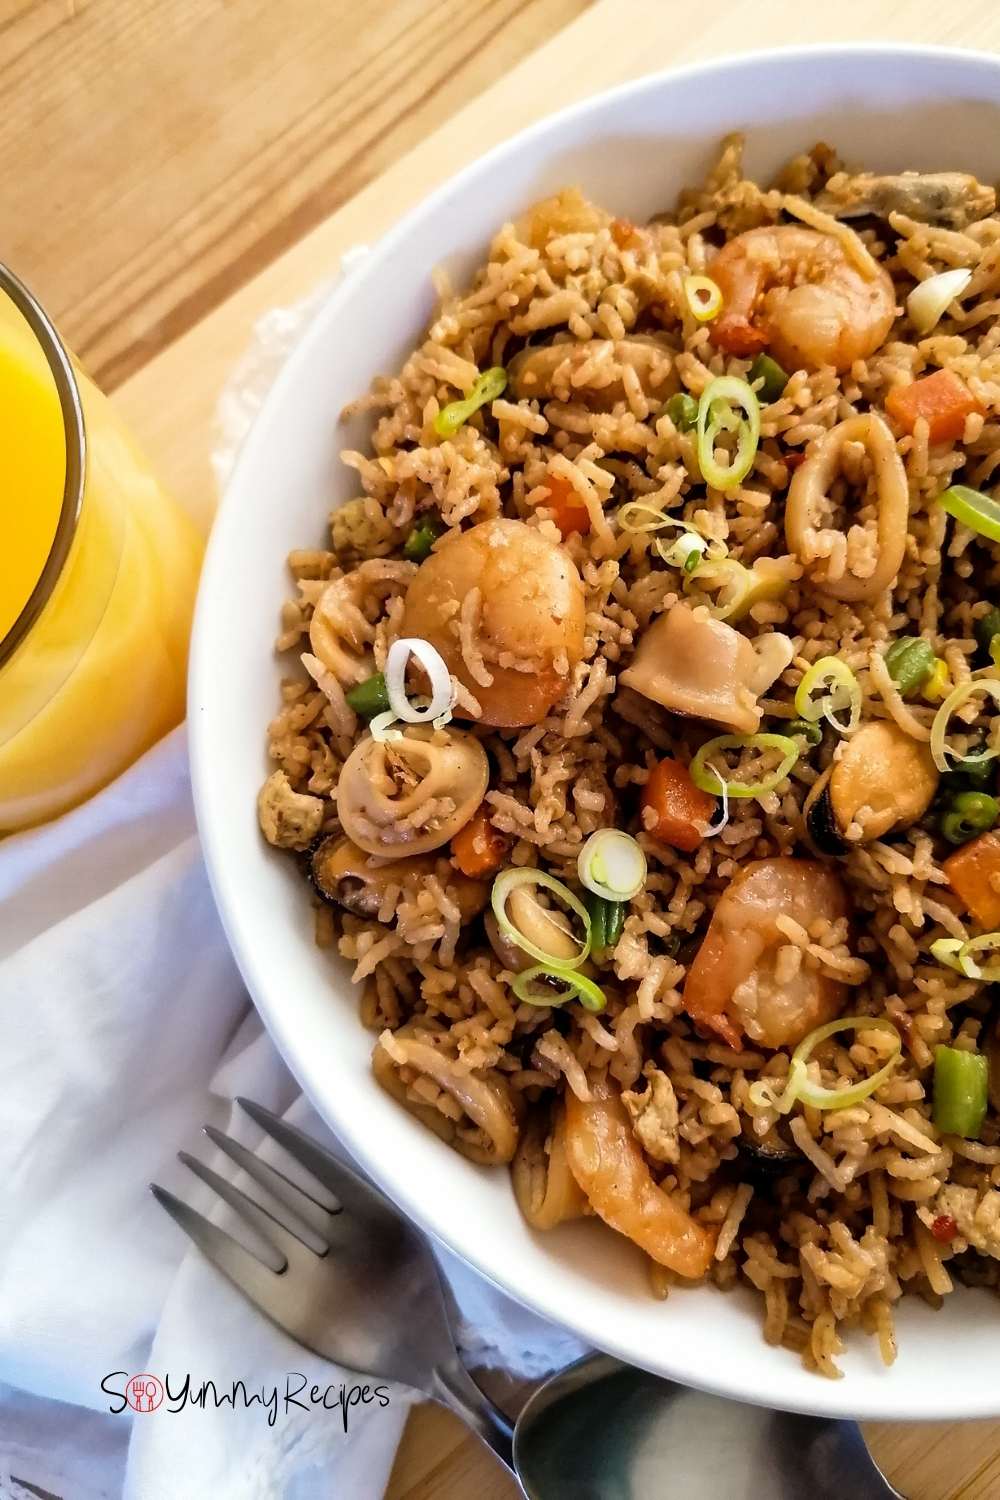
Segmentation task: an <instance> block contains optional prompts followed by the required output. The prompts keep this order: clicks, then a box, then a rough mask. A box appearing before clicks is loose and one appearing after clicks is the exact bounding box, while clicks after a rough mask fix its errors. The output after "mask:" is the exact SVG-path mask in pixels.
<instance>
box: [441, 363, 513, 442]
mask: <svg viewBox="0 0 1000 1500" xmlns="http://www.w3.org/2000/svg"><path fill="white" fill-rule="evenodd" d="M506 389H507V371H506V370H505V369H504V367H503V365H493V366H492V367H491V368H490V369H489V370H484V371H483V373H482V374H481V375H480V376H479V378H478V379H477V380H476V382H475V384H474V385H473V387H472V390H471V391H468V392H466V395H465V397H464V399H463V400H461V401H449V403H448V405H447V406H443V407H442V408H441V410H440V411H439V412H438V414H437V416H436V417H435V418H434V431H435V432H436V433H437V435H438V437H443V438H449V437H454V436H455V433H456V432H457V431H458V429H459V428H460V427H464V425H465V423H466V422H467V421H468V420H469V418H470V417H471V416H472V413H473V412H475V411H478V410H479V408H480V407H481V406H486V405H487V403H488V402H490V401H495V400H496V398H497V397H498V396H502V395H503V393H504V391H505V390H506Z"/></svg>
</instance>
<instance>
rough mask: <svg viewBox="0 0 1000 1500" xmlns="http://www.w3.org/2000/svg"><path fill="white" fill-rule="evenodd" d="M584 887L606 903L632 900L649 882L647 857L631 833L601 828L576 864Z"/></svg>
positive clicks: (586, 844) (581, 852)
mask: <svg viewBox="0 0 1000 1500" xmlns="http://www.w3.org/2000/svg"><path fill="white" fill-rule="evenodd" d="M576 872H577V874H578V875H579V877H580V884H581V885H584V886H586V888H587V890H588V891H593V893H594V895H595V896H603V897H604V899H605V901H631V900H632V897H633V896H637V895H638V894H639V892H640V891H641V890H642V888H643V886H644V885H645V883H646V856H645V854H643V852H642V850H641V849H640V847H639V845H638V844H637V843H636V841H635V839H634V838H633V837H632V835H631V834H630V833H623V832H622V831H621V829H619V828H599V829H598V830H597V832H596V833H592V834H591V835H590V838H589V839H588V840H587V842H586V843H585V844H584V846H583V848H582V849H581V850H580V853H579V855H578V856H577V861H576Z"/></svg>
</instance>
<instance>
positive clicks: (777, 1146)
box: [258, 137, 1000, 1376]
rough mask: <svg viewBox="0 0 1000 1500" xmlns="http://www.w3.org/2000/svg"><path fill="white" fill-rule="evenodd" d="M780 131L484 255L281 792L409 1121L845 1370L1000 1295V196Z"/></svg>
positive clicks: (666, 1275)
mask: <svg viewBox="0 0 1000 1500" xmlns="http://www.w3.org/2000/svg"><path fill="white" fill-rule="evenodd" d="M742 148H743V143H742V141H741V140H740V139H739V138H736V137H733V138H730V139H728V140H726V141H725V142H724V143H723V146H722V150H721V155H720V157H719V160H718V162H717V165H716V166H715V168H714V170H713V171H712V172H711V174H710V175H709V177H708V179H707V180H706V182H705V183H704V184H703V185H702V186H700V187H692V188H690V189H687V190H685V191H684V192H683V193H682V194H681V195H680V197H679V199H678V201H677V202H676V204H674V205H673V206H670V205H666V206H665V209H666V211H665V212H663V213H662V214H657V215H656V216H655V217H654V218H653V219H652V220H651V221H650V222H649V223H647V224H638V223H632V222H630V221H629V220H627V219H624V218H616V217H614V216H613V215H612V214H610V213H609V212H607V211H606V210H605V209H604V208H602V207H601V206H600V205H599V204H595V203H592V202H590V201H588V199H587V198H586V197H585V196H584V194H583V193H582V192H581V191H580V190H579V189H576V188H567V189H565V190H563V191H561V192H559V193H557V194H556V195H555V196H553V197H551V198H548V199H546V200H545V201H543V202H540V203H537V204H535V205H534V206H533V207H529V208H526V210H525V212H524V213H523V215H522V217H520V218H519V219H518V220H516V221H515V222H513V223H507V224H504V225H502V226H501V227H499V229H498V232H497V234H496V237H495V239H494V240H493V242H492V244H491V245H490V247H489V251H488V255H487V257H486V259H485V261H484V263H483V264H482V265H481V267H480V269H479V270H478V271H477V272H476V274H475V276H474V278H473V279H472V281H471V284H470V285H468V286H463V287H459V288H456V287H452V286H450V285H448V284H447V283H446V282H445V281H444V280H443V279H440V278H439V281H438V286H437V290H438V295H439V306H438V311H437V313H436V316H435V318H434V320H433V322H432V323H431V325H430V327H429V328H428V329H427V331H426V335H425V337H424V339H423V341H422V342H421V343H420V345H419V347H417V348H416V349H415V350H414V351H413V353H412V354H411V355H410V356H409V358H408V359H407V361H406V363H405V364H404V365H403V368H402V369H401V370H400V371H399V372H398V374H390V375H386V376H384V377H380V378H379V379H377V380H376V381H375V382H374V384H373V387H372V390H371V392H370V393H369V394H368V395H366V396H364V397H362V398H361V399H360V400H359V401H358V402H357V403H356V405H355V406H354V407H352V408H350V413H349V414H350V415H354V416H356V415H357V414H358V413H367V414H368V415H369V420H370V423H371V436H370V441H369V443H368V444H366V447H365V451H363V452H357V451H346V452H344V453H343V455H342V456H343V461H344V463H345V464H346V465H348V466H349V468H350V469H352V470H353V471H354V473H355V475H356V498H353V499H351V500H349V501H347V503H345V504H343V505H341V506H340V507H339V508H337V509H336V510H335V511H334V512H333V514H332V515H331V517H330V520H329V533H328V538H327V539H326V541H325V545H322V546H320V547H308V546H307V547H305V548H304V549H303V550H299V551H295V552H292V553H291V555H290V557H289V566H290V569H291V574H292V578H293V581H294V588H293V597H292V598H291V600H290V601H289V602H288V603H287V605H286V606H285V608H284V612H283V616H282V620H281V633H280V638H279V640H278V647H279V650H280V651H281V652H282V653H284V658H283V659H284V661H285V662H286V664H287V669H286V671H285V680H284V681H283V684H282V702H281V704H280V706H279V707H278V711H277V713H276V717H275V718H274V720H273V722H272V723H271V725H270V726H269V732H268V748H269V754H270V757H271V761H272V767H273V768H272V770H271V774H270V775H269V776H268V778H267V780H266V782H265V784H264V786H263V787H262V789H261V792H260V796H259V802H258V814H259V819H260V825H261V828H262V830H263V833H264V836H265V837H266V838H267V840H268V841H269V842H270V843H271V844H273V845H275V846H277V847H279V848H281V849H284V850H287V851H290V853H291V855H292V857H293V858H294V859H295V860H296V861H297V862H298V863H299V864H300V866H301V869H302V872H303V875H304V877H305V878H306V880H307V881H308V883H309V889H310V891H311V899H312V901H313V904H314V907H315V920H316V937H317V941H318V942H319V943H320V944H321V945H322V946H324V947H328V948H329V949H330V950H331V952H332V953H333V954H339V955H341V956H342V957H343V958H345V959H347V960H348V961H349V962H350V964H351V965H352V966H353V976H354V980H355V982H356V984H357V986H358V993H359V1000H360V1018H361V1022H362V1024H363V1025H364V1026H366V1027H368V1028H369V1029H370V1030H371V1032H372V1036H373V1052H372V1066H373V1069H374V1074H375V1077H376V1079H377V1080H378V1082H379V1084H380V1085H381V1086H382V1087H383V1088H384V1089H386V1090H387V1091H388V1092H389V1093H390V1094H391V1095H392V1096H393V1097H394V1098H395V1099H396V1100H398V1102H399V1104H400V1106H401V1107H402V1108H404V1109H407V1110H409V1111H410V1112H412V1114H413V1115H415V1116H416V1117H417V1118H418V1119H419V1120H420V1121H421V1122H422V1123H423V1125H425V1126H426V1127H428V1128H430V1129H431V1130H433V1131H435V1132H436V1134H437V1135H439V1136H440V1137H441V1139H442V1140H443V1141H445V1142H447V1143H448V1144H450V1145H451V1146H452V1147H454V1148H455V1149H456V1150H457V1151H459V1152H461V1153H462V1154H463V1155H464V1156H466V1157H467V1158H469V1159H470V1160H471V1161H472V1162H475V1163H479V1164H482V1165H484V1166H488V1167H493V1168H498V1169H504V1168H506V1169H508V1170H509V1171H510V1174H511V1178H512V1183H513V1189H514V1196H515V1198H516V1201H517V1204H518V1206H519V1208H520V1211H521V1212H522V1213H523V1215H524V1216H525V1218H526V1219H527V1221H528V1223H529V1224H530V1225H531V1226H532V1227H533V1228H534V1229H536V1230H538V1231H542V1232H545V1231H549V1230H551V1229H553V1228H555V1227H556V1226H557V1225H559V1224H561V1223H563V1222H565V1221H567V1220H572V1219H578V1218H588V1219H589V1220H590V1221H591V1222H590V1226H589V1230H588V1232H589V1233H591V1234H592V1235H593V1236H594V1237H595V1246H597V1247H598V1253H599V1245H600V1241H601V1237H602V1236H606V1235H609V1234H612V1233H614V1234H618V1235H620V1236H625V1237H627V1238H628V1239H629V1240H630V1241H632V1242H633V1243H634V1245H635V1246H636V1247H637V1253H641V1254H642V1255H643V1256H644V1257H645V1260H646V1263H647V1265H648V1270H649V1280H650V1287H651V1293H652V1294H653V1295H655V1296H659V1297H666V1296H667V1295H678V1296H681V1295H683V1288H684V1287H685V1286H688V1285H691V1284H693V1283H697V1282H700V1281H708V1282H711V1283H714V1284H715V1285H717V1286H719V1287H723V1288H725V1287H731V1286H734V1285H736V1284H737V1283H744V1284H748V1285H749V1286H750V1287H752V1288H753V1289H755V1291H756V1293H757V1294H758V1295H759V1300H760V1307H761V1316H762V1323H763V1332H764V1337H765V1338H766V1339H767V1340H768V1341H769V1342H771V1343H775V1344H783V1345H785V1346H786V1347H787V1348H788V1349H790V1350H792V1351H794V1352H796V1353H797V1354H798V1355H799V1356H800V1357H801V1358H802V1359H803V1360H804V1361H805V1363H806V1364H807V1366H808V1367H809V1368H811V1369H813V1370H815V1371H817V1372H819V1373H821V1374H823V1375H827V1376H836V1375H837V1374H838V1373H839V1369H838V1363H837V1361H838V1356H839V1355H840V1354H841V1353H842V1352H843V1349H844V1337H845V1333H846V1332H847V1331H848V1330H850V1329H852V1328H860V1329H861V1330H863V1331H864V1332H865V1333H867V1334H869V1335H871V1336H873V1338H874V1339H875V1340H876V1341H877V1347H878V1348H879V1350H880V1351H881V1355H882V1357H883V1359H884V1360H885V1361H886V1363H891V1361H892V1359H893V1357H894V1352H895V1346H894V1310H895V1307H896V1304H897V1302H898V1301H899V1299H900V1298H901V1297H902V1296H903V1295H904V1294H911V1295H914V1294H915V1295H917V1296H919V1297H921V1298H923V1299H924V1300H925V1301H927V1302H929V1303H932V1304H934V1305H939V1304H940V1303H941V1302H942V1301H943V1300H944V1299H945V1298H946V1297H947V1295H948V1294H949V1293H950V1292H951V1291H952V1290H953V1289H954V1287H955V1286H956V1284H957V1283H959V1282H965V1283H972V1284H975V1285H978V1286H983V1287H987V1288H992V1289H993V1290H994V1291H995V1290H997V1289H998V1287H1000V1005H998V1004H997V1002H996V1001H995V1000H994V995H995V993H996V992H995V990H994V988H993V985H994V983H996V982H997V981H1000V786H998V765H1000V762H998V760H997V756H998V752H1000V499H997V498H995V497H994V487H995V486H997V485H998V484H1000V321H998V315H1000V217H998V215H997V212H996V200H995V194H994V192H993V190H992V189H991V188H990V187H987V186H984V185H983V184H981V183H979V182H978V181H977V180H976V179H975V178H973V177H970V176H968V175H966V174H964V173H962V172H961V171H958V170H955V171H942V172H940V173H932V174H918V173H913V172H904V173H901V174H897V175H889V176H885V175H877V174H874V173H872V172H868V171H863V170H856V169H855V166H854V165H853V164H846V165H845V164H843V163H841V162H840V161H839V160H838V158H837V156H836V154H835V152H834V151H833V150H832V149H831V148H830V147H828V146H825V145H818V146H815V147H814V148H813V149H812V150H811V151H810V152H808V154H806V155H803V156H800V157H797V158H795V159H794V160H792V161H791V162H789V163H788V164H787V166H786V167H785V168H784V169H783V170H782V171H781V173H780V174H779V176H778V177H777V178H776V179H775V181H774V182H773V183H771V184H769V185H764V184H758V183H757V182H755V181H752V180H750V179H749V178H748V177H746V176H745V175H744V170H743V162H742V156H743V149H742ZM955 165H956V166H961V163H957V164H955ZM318 531H319V528H318V527H317V535H318ZM302 540H303V541H304V542H308V541H309V540H310V539H309V538H303V539H302ZM303 898H304V900H307V899H308V897H307V890H306V884H305V881H304V884H303ZM333 982H334V976H333V972H331V984H333ZM512 1211H513V1210H512Z"/></svg>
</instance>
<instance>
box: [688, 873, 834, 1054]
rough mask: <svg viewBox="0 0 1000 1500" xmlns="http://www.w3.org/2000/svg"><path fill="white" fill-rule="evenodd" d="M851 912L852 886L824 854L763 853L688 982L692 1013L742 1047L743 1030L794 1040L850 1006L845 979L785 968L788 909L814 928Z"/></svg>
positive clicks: (715, 926) (738, 882) (728, 895)
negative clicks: (848, 891) (847, 888)
mask: <svg viewBox="0 0 1000 1500" xmlns="http://www.w3.org/2000/svg"><path fill="white" fill-rule="evenodd" d="M846 915H847V897H846V895H845V893H844V887H843V885H842V884H841V882H840V879H839V877H838V876H837V875H835V874H834V873H833V871H832V870H829V869H827V868H826V867H825V866H824V865H821V864H820V863H819V862H818V861H817V860H807V859H789V858H787V857H779V858H777V859H761V860H757V861H755V862H754V863H753V864H750V865H746V866H745V867H744V869H743V870H742V871H741V872H740V874H739V875H738V876H737V877H736V879H735V880H733V881H732V882H731V883H730V885H729V886H728V887H727V889H726V890H725V892H724V893H723V895H722V897H721V899H720V900H719V903H718V905H717V906H716V908H715V911H714V912H713V913H712V920H711V922H710V923H709V927H708V932H707V933H706V934H705V939H704V941H703V942H702V945H701V947H700V948H699V949H698V953H697V955H696V956H695V960H694V963H693V964H692V965H691V968H690V969H689V970H688V976H687V979H686V981H685V983H684V1008H685V1010H686V1011H687V1013H688V1015H689V1016H690V1017H691V1019H692V1020H693V1021H694V1022H695V1023H696V1024H697V1025H698V1026H700V1027H702V1028H703V1029H705V1030H708V1031H715V1032H717V1033H718V1034H719V1035H720V1036H721V1037H722V1038H723V1039H724V1040H725V1041H727V1042H728V1043H729V1045H730V1046H731V1047H735V1048H738V1047H739V1046H740V1042H741V1040H742V1036H743V1033H744V1032H745V1033H746V1034H747V1036H749V1037H751V1038H752V1040H753V1041H755V1042H759V1043H762V1044H763V1045H764V1046H765V1047H774V1048H777V1047H785V1046H793V1045H794V1044H795V1043H796V1042H800V1041H801V1040H802V1038H803V1037H804V1036H806V1035H807V1034H808V1032H810V1031H812V1029H813V1027H815V1026H821V1025H823V1024H824V1022H826V1021H832V1020H833V1019H834V1018H835V1017H836V1016H838V1015H839V1014H840V1012H841V1010H842V1008H843V1004H844V997H845V994H846V991H845V988H844V986H843V984H841V983H840V982H839V981H838V980H834V979H831V978H830V977H829V976H828V975H827V974H825V973H824V972H822V971H820V970H817V969H815V968H812V967H807V965H806V964H805V963H800V964H799V966H798V969H797V971H796V972H795V973H794V974H790V975H789V974H784V973H780V971H779V955H780V952H781V949H782V947H783V946H784V945H785V944H787V942H788V939H787V938H786V937H785V935H784V934H783V933H782V931H781V929H780V928H779V926H778V922H777V919H778V918H779V917H781V916H786V917H790V918H791V919H792V921H793V922H797V923H798V924H799V926H801V927H805V928H807V929H808V928H810V927H811V926H812V924H813V923H814V922H815V921H816V920H817V919H820V920H823V921H831V922H832V921H837V920H838V919H840V918H842V917H844V916H846Z"/></svg>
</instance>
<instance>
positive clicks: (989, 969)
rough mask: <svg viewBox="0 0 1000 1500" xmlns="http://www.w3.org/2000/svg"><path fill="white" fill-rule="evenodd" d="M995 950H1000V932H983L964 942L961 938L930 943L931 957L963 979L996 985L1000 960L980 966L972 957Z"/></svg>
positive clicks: (999, 975)
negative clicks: (978, 980)
mask: <svg viewBox="0 0 1000 1500" xmlns="http://www.w3.org/2000/svg"><path fill="white" fill-rule="evenodd" d="M997 948H1000V932H983V933H980V935H979V937H974V938H966V940H965V941H964V942H963V940H962V939H961V938H938V939H937V940H936V941H935V942H933V943H931V956H932V957H933V958H936V959H937V961H938V963H939V964H944V965H945V966H946V967H947V968H949V969H954V970H955V973H956V974H961V975H962V976H963V978H965V979H980V980H984V981H985V982H986V983H987V984H996V982H997V981H998V980H1000V960H998V961H997V962H995V963H986V964H981V963H979V962H978V961H977V959H976V958H975V956H974V955H975V954H977V953H993V952H994V951H995V950H996V949H997Z"/></svg>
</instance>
